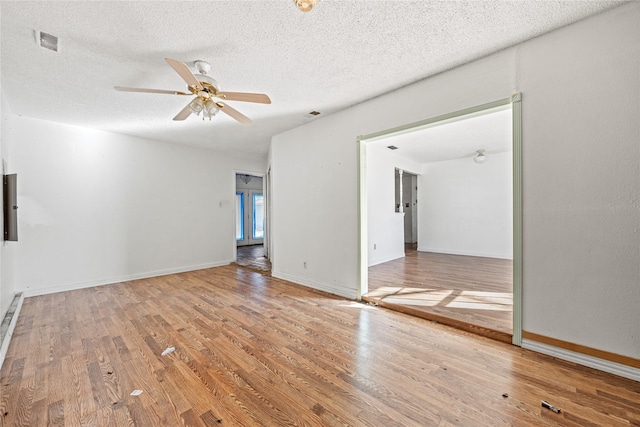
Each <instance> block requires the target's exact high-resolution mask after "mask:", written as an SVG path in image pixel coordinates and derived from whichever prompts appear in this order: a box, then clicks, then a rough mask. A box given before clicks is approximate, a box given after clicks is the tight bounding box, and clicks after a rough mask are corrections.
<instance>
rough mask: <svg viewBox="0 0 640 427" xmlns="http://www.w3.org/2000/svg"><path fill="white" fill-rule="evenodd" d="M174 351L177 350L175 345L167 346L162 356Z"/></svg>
mask: <svg viewBox="0 0 640 427" xmlns="http://www.w3.org/2000/svg"><path fill="white" fill-rule="evenodd" d="M174 351H176V348H175V347H167V348H166V349H165V350H164V351H163V352H162V354H161V356H166V355H167V354H169V353H173V352H174Z"/></svg>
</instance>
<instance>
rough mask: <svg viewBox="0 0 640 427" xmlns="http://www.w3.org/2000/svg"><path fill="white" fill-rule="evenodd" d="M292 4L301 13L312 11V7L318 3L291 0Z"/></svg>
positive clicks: (305, 0) (308, 0)
mask: <svg viewBox="0 0 640 427" xmlns="http://www.w3.org/2000/svg"><path fill="white" fill-rule="evenodd" d="M293 2H294V3H295V4H296V6H298V9H300V10H301V11H303V12H309V11H310V10H311V9H313V6H315V5H316V3H318V0H293Z"/></svg>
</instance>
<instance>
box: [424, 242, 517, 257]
mask: <svg viewBox="0 0 640 427" xmlns="http://www.w3.org/2000/svg"><path fill="white" fill-rule="evenodd" d="M417 250H418V252H433V253H436V254H447V255H464V256H476V257H482V258H498V259H513V256H512V255H511V254H487V253H478V252H466V251H451V250H448V249H439V248H425V247H424V246H420V244H418V249H417Z"/></svg>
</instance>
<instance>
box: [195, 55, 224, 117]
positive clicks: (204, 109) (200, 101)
mask: <svg viewBox="0 0 640 427" xmlns="http://www.w3.org/2000/svg"><path fill="white" fill-rule="evenodd" d="M195 66H196V69H197V70H198V72H199V73H200V74H194V76H195V77H196V78H197V79H198V81H199V82H201V83H203V82H204V83H209V84H210V85H212V86H213V87H215V88H216V90H217V89H220V87H219V86H218V82H216V81H215V80H214V79H212V78H211V77H209V76H208V75H207V72H209V70H210V69H211V65H209V63H208V62H205V61H196V62H195ZM197 95H198V97H197V98H195V99H194V100H193V101H191V103H189V109H190V110H191V112H192V113H193V114H195V115H196V116H199V115H200V113H202V120H204V119H205V117H208V118H209V120H211V118H212V117H213V116H215V115H216V114H218V111H220V108H219V107H218V105H217V104H216V103H215V101H214V100H213V99H211V93H210V92H209V91H206V90H203V91H200V92H198V93H197Z"/></svg>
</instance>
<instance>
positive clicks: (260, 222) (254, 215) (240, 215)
mask: <svg viewBox="0 0 640 427" xmlns="http://www.w3.org/2000/svg"><path fill="white" fill-rule="evenodd" d="M263 239H264V195H263V194H262V191H259V190H242V191H240V190H238V191H237V192H236V242H237V245H238V246H243V245H259V244H262V243H263Z"/></svg>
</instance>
